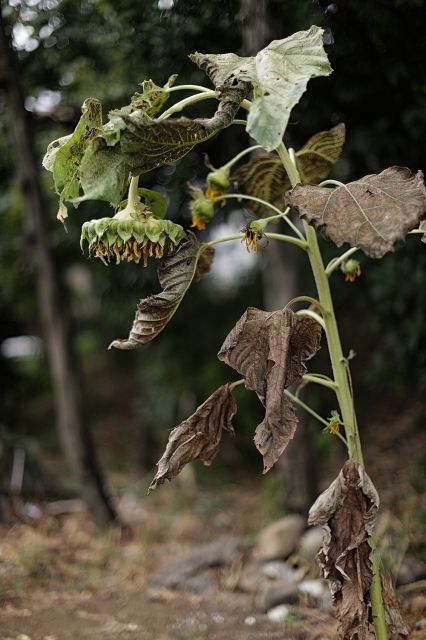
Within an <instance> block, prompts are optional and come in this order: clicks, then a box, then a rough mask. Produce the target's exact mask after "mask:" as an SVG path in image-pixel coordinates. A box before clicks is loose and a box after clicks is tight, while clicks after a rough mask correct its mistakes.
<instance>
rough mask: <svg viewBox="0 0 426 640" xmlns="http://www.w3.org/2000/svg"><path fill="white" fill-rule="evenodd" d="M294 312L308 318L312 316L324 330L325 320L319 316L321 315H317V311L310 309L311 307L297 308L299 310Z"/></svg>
mask: <svg viewBox="0 0 426 640" xmlns="http://www.w3.org/2000/svg"><path fill="white" fill-rule="evenodd" d="M296 314H297V315H298V316H307V317H308V318H313V319H314V320H316V321H317V322H318V324H320V325H321V327H322V328H323V329H324V331H325V322H324V320H323V319H322V318H321V316H320V315H318V313H315V311H312V310H311V309H299V311H296Z"/></svg>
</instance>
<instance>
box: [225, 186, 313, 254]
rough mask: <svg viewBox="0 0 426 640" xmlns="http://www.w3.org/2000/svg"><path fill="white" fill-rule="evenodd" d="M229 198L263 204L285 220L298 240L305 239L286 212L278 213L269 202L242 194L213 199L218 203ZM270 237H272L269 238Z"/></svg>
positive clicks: (228, 194)
mask: <svg viewBox="0 0 426 640" xmlns="http://www.w3.org/2000/svg"><path fill="white" fill-rule="evenodd" d="M231 198H238V199H241V200H252V201H253V202H259V204H263V206H264V207H268V208H269V209H272V211H275V213H276V214H277V215H278V216H279V217H280V218H282V219H283V220H285V221H286V222H287V224H288V226H289V227H290V228H291V229H293V231H294V233H296V234H297V235H298V236H299V238H300V239H301V240H303V242H305V237H304V235H303V233H302V232H301V231H299V229H298V228H297V227H296V225H295V224H294V222H293V221H292V220H290V218H289V217H288V216H287V214H286V211H287V209H286V211H280V210H279V209H278V207H275V206H274V205H273V204H271V203H270V202H267V201H266V200H262V198H256V196H249V195H245V194H243V193H226V194H225V195H223V196H222V195H220V196H218V197H217V198H215V200H217V201H219V200H229V199H231ZM270 237H272V236H270Z"/></svg>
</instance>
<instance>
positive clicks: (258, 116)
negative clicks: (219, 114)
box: [192, 26, 332, 151]
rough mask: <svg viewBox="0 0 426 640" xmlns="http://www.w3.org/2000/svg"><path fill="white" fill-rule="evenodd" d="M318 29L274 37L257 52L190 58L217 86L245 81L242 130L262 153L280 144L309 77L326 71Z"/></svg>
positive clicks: (325, 58) (327, 73)
mask: <svg viewBox="0 0 426 640" xmlns="http://www.w3.org/2000/svg"><path fill="white" fill-rule="evenodd" d="M322 36H323V30H322V29H320V28H319V27H315V26H313V27H311V28H310V29H309V31H299V32H297V33H295V34H293V35H292V36H290V37H289V38H285V39H284V40H274V41H273V42H271V43H270V44H269V45H268V46H267V47H266V48H265V49H263V50H262V51H260V52H259V53H258V54H257V56H255V57H252V58H240V57H239V56H236V55H234V54H229V53H228V54H222V55H210V54H208V55H204V54H195V55H194V56H192V59H193V60H194V62H197V64H200V65H201V62H202V64H203V68H205V70H206V73H207V75H208V76H209V77H210V78H211V79H212V81H213V82H214V84H215V86H216V88H217V89H220V90H222V86H224V87H225V92H226V87H232V84H233V82H246V83H251V84H252V85H253V88H254V99H253V103H252V106H251V109H250V111H249V116H248V122H247V131H248V133H249V134H250V135H251V136H252V137H253V138H254V139H255V140H256V141H257V142H258V143H259V144H260V145H262V147H264V148H265V149H266V150H267V151H271V150H272V149H276V148H277V147H278V145H279V144H280V142H281V140H282V137H283V135H284V131H285V129H286V127H287V122H288V119H289V116H290V111H291V109H292V108H293V107H294V106H295V105H296V104H297V103H298V102H299V100H300V98H301V96H302V95H303V93H304V92H305V90H306V86H307V83H308V81H309V80H310V78H312V77H315V76H327V75H329V74H330V73H331V72H332V69H331V66H330V64H329V62H328V59H327V55H326V53H325V51H324V47H323V39H322Z"/></svg>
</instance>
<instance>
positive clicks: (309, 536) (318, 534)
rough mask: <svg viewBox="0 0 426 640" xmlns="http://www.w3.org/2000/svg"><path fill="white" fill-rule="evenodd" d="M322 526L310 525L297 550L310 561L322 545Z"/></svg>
mask: <svg viewBox="0 0 426 640" xmlns="http://www.w3.org/2000/svg"><path fill="white" fill-rule="evenodd" d="M322 539H323V531H322V527H318V526H316V527H310V528H309V529H308V530H307V531H305V533H304V534H303V535H302V537H301V538H300V540H299V545H298V548H297V551H298V553H299V556H300V557H301V558H303V559H304V560H307V561H308V562H310V561H311V560H313V559H314V558H315V556H316V554H317V553H318V551H319V548H320V547H321V545H322Z"/></svg>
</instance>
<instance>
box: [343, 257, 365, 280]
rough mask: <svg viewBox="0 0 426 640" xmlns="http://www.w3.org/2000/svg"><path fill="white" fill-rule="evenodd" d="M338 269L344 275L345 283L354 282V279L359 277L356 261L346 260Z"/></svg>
mask: <svg viewBox="0 0 426 640" xmlns="http://www.w3.org/2000/svg"><path fill="white" fill-rule="evenodd" d="M340 268H341V270H342V271H343V273H344V274H346V278H345V282H355V279H356V278H357V277H358V278H359V276H360V275H361V267H360V264H359V262H358V260H352V259H351V260H347V261H346V262H344V263H343V264H342V266H341V267H340Z"/></svg>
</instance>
